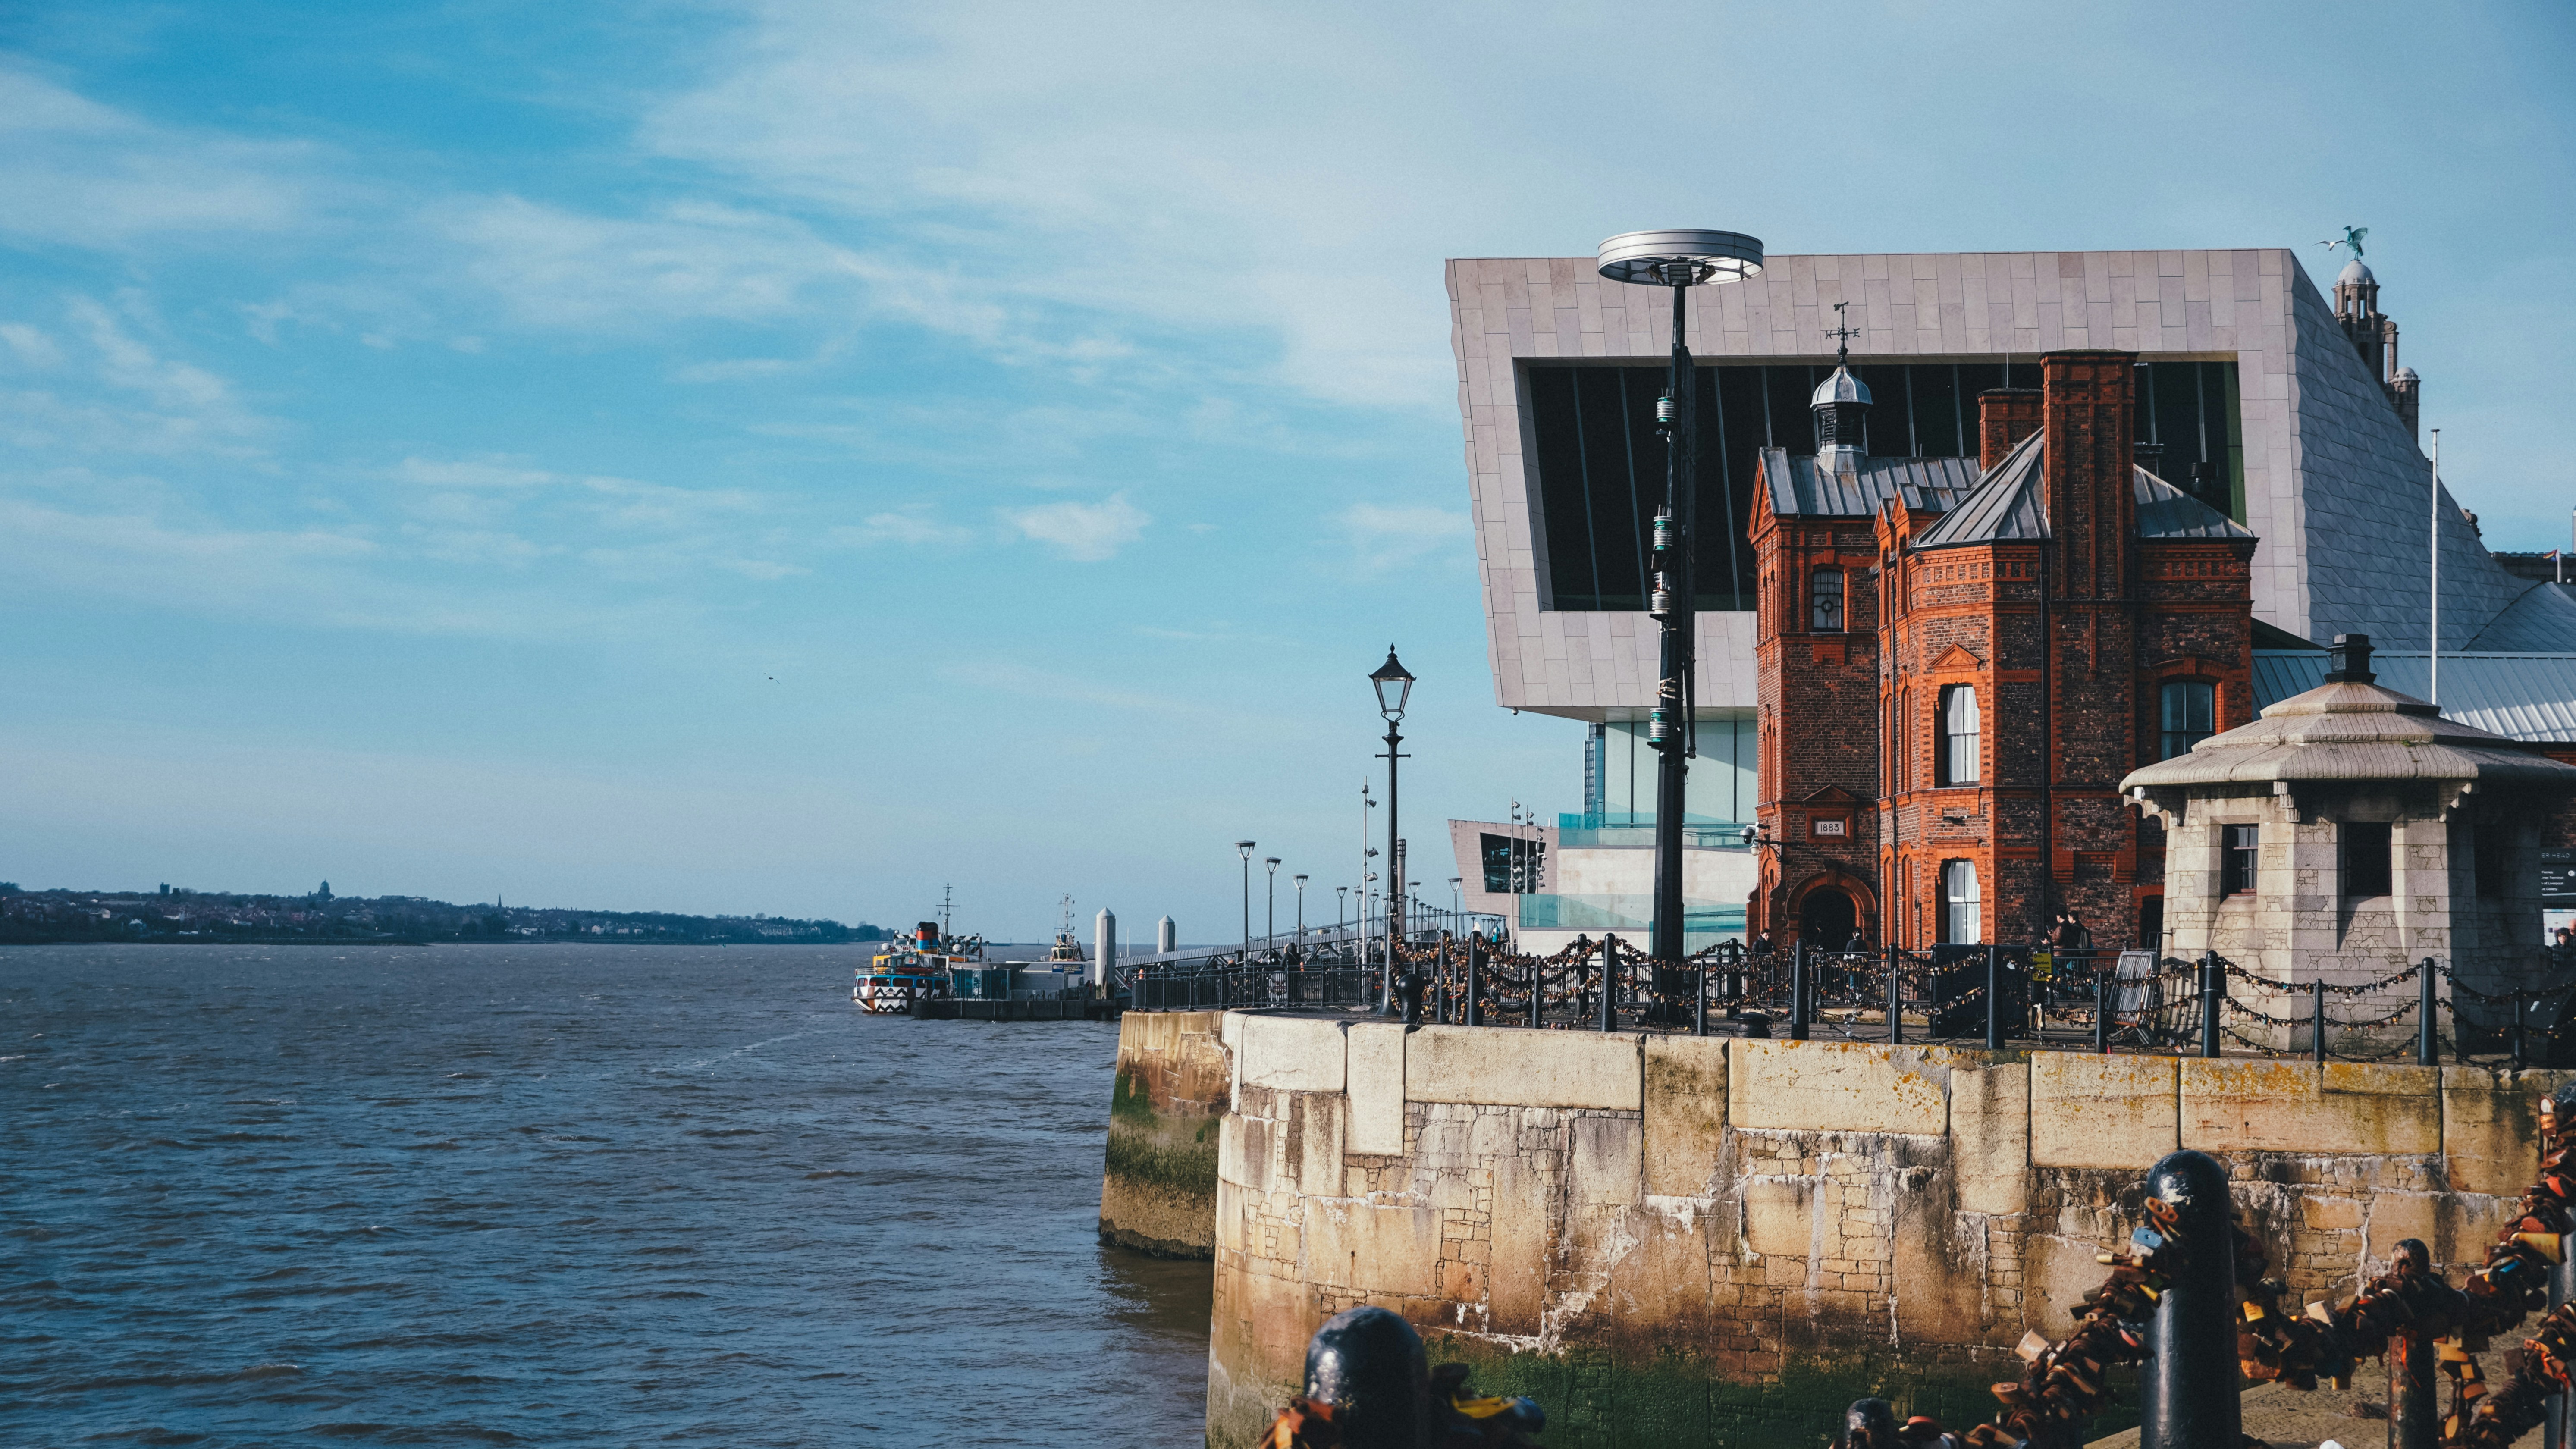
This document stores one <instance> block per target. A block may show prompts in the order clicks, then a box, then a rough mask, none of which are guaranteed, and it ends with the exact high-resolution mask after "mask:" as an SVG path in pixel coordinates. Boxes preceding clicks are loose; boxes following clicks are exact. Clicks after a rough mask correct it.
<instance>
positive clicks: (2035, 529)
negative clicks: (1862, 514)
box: [1914, 433, 2576, 617]
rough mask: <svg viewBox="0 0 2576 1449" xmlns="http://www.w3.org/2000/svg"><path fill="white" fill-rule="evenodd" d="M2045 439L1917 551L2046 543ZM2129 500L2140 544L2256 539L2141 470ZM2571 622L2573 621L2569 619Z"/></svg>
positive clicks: (2022, 449) (2010, 456)
mask: <svg viewBox="0 0 2576 1449" xmlns="http://www.w3.org/2000/svg"><path fill="white" fill-rule="evenodd" d="M2046 446H2047V445H2046V442H2045V435H2044V434H2040V433H2033V434H2031V435H2030V436H2029V437H2027V438H2024V439H2022V440H2021V443H2020V445H2019V446H2018V447H2015V448H2014V449H2013V450H2012V451H2011V452H2009V453H2006V454H2005V455H2004V459H2003V461H2002V462H2000V463H1997V464H1996V465H1995V471H1994V472H1992V473H1990V474H1988V475H1986V478H1985V481H1983V482H1981V483H1979V484H1978V485H1977V489H1976V491H1975V492H1974V493H1971V494H1969V495H1968V496H1967V497H1966V498H1963V499H1961V500H1960V501H1959V505H1958V507H1956V508H1954V509H1952V510H1951V511H1950V512H1949V514H1948V515H1947V516H1945V517H1944V518H1942V520H1941V521H1940V522H1939V523H1936V524H1934V525H1932V526H1931V527H1930V528H1928V529H1925V530H1924V531H1923V534H1922V536H1921V537H1919V538H1917V539H1915V541H1914V546H1915V547H1916V548H1947V547H1951V546H1954V545H1958V544H1970V543H1997V542H2010V541H2015V540H2035V539H2042V538H2046V537H2048V490H2047V486H2046V484H2047V473H2046V469H2045V463H2046V457H2045V454H2046ZM2130 487H2131V496H2132V497H2134V498H2135V499H2136V500H2137V505H2138V537H2140V538H2210V539H2246V540H2249V541H2250V540H2251V539H2252V538H2253V537H2254V535H2253V534H2252V533H2250V532H2248V531H2247V530H2246V529H2244V528H2242V527H2240V526H2239V525H2237V524H2236V523H2234V522H2232V521H2230V520H2229V519H2228V518H2227V516H2226V515H2224V514H2222V513H2220V512H2219V511H2218V510H2216V509H2214V508H2212V507H2210V506H2209V505H2208V504H2206V503H2203V502H2201V501H2200V500H2199V499H2197V498H2194V497H2192V496H2191V495H2190V494H2188V493H2185V492H2183V491H2182V490H2181V489H2179V488H2176V487H2175V486H2173V485H2172V484H2171V483H2168V482H2166V481H2165V480H2163V479H2162V478H2159V477H2157V476H2156V475H2155V474H2153V473H2150V472H2148V471H2147V470H2146V469H2144V468H2138V469H2135V476H2134V477H2132V478H2131V480H2130ZM2571 617H2576V614H2572V615H2571Z"/></svg>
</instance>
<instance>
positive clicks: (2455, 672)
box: [2254, 649, 2576, 743]
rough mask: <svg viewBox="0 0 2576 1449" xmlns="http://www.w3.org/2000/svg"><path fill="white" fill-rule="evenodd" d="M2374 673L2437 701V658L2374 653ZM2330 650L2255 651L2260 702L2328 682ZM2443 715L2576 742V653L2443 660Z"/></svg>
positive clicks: (2501, 730)
mask: <svg viewBox="0 0 2576 1449" xmlns="http://www.w3.org/2000/svg"><path fill="white" fill-rule="evenodd" d="M2370 660H2371V670H2372V672H2373V673H2375V674H2377V675H2378V676H2379V682H2380V683H2382V684H2384V685H2386V686H2388V687H2389V688H2391V689H2394V690H2396V691H2397V692H2398V693H2400V694H2411V695H2414V696H2416V697H2417V698H2419V699H2420V698H2427V697H2429V696H2430V694H2431V692H2432V687H2433V681H2432V673H2433V671H2432V665H2431V658H2430V656H2428V655H2427V654H2425V653H2424V651H2422V650H2420V649H2417V650H2412V651H2406V652H2397V651H2392V650H2378V651H2374V652H2373V653H2372V654H2371V656H2370ZM2325 672H2326V656H2325V651H2324V650H2321V649H2320V650H2313V651H2312V650H2306V649H2257V650H2255V651H2254V704H2255V707H2256V708H2257V709H2261V708H2266V707H2269V706H2271V705H2273V704H2276V703H2278V702H2279V701H2281V700H2284V699H2288V698H2290V697H2292V696H2293V695H2299V694H2305V693H2306V692H2308V691H2309V690H2311V689H2314V688H2316V687H2317V686H2318V685H2319V684H2321V683H2323V682H2324V679H2325ZM2442 716H2443V718H2445V719H2454V720H2458V721H2459V722H2461V723H2462V724H2470V725H2475V726H2477V727H2478V728H2479V729H2482V730H2491V731H2493V732H2495V733H2496V734H2500V735H2504V736H2506V737H2508V738H2511V739H2517V740H2524V741H2528V742H2556V743H2565V742H2576V653H2571V654H2557V653H2552V654H2499V653H2473V654H2451V653H2445V654H2443V656H2442Z"/></svg>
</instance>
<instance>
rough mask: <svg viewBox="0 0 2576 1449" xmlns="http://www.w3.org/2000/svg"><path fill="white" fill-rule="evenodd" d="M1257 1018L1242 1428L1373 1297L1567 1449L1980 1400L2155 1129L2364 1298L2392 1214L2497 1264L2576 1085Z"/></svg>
mask: <svg viewBox="0 0 2576 1449" xmlns="http://www.w3.org/2000/svg"><path fill="white" fill-rule="evenodd" d="M1233 1020H1240V1021H1242V1023H1243V1025H1242V1026H1240V1027H1235V1026H1233V1025H1232V1024H1231V1022H1232V1021H1233ZM1263 1020H1264V1019H1263V1018H1258V1017H1242V1018H1232V1019H1230V1023H1229V1027H1228V1029H1227V1031H1226V1033H1225V1037H1226V1040H1227V1041H1228V1042H1230V1043H1231V1047H1230V1050H1231V1051H1232V1052H1233V1054H1234V1058H1235V1060H1234V1063H1233V1066H1234V1073H1233V1075H1234V1080H1235V1082H1236V1086H1235V1090H1234V1094H1233V1110H1232V1111H1231V1112H1230V1113H1229V1114H1227V1115H1226V1116H1225V1117H1224V1118H1223V1119H1222V1125H1221V1128H1220V1153H1219V1163H1218V1169H1217V1185H1216V1191H1215V1206H1216V1214H1215V1223H1214V1229H1215V1241H1216V1250H1215V1252H1216V1274H1215V1314H1214V1317H1215V1322H1214V1323H1213V1325H1212V1333H1211V1338H1210V1357H1209V1394H1208V1432H1209V1442H1210V1443H1211V1444H1214V1445H1220V1446H1224V1445H1247V1444H1250V1443H1252V1442H1254V1440H1255V1439H1256V1438H1257V1436H1258V1435H1259V1433H1260V1431H1261V1429H1262V1426H1263V1425H1264V1424H1266V1422H1267V1421H1268V1418H1269V1415H1270V1413H1271V1411H1272V1410H1273V1409H1275V1408H1276V1407H1277V1406H1278V1405H1279V1404H1280V1403H1281V1402H1283V1401H1284V1398H1285V1396H1286V1395H1287V1394H1289V1393H1291V1392H1293V1391H1294V1390H1295V1388H1296V1381H1297V1378H1298V1375H1299V1373H1300V1369H1301V1365H1302V1361H1303V1353H1304V1347H1305V1342H1306V1338H1307V1336H1308V1335H1309V1334H1310V1333H1311V1332H1312V1331H1313V1329H1314V1328H1315V1326H1316V1325H1317V1324H1318V1323H1320V1322H1322V1320H1323V1319H1324V1318H1326V1317H1327V1316H1329V1315H1331V1314H1332V1313H1335V1312H1338V1311H1340V1310H1341V1309H1343V1308H1346V1307H1350V1306H1352V1305H1355V1304H1360V1303H1376V1304H1382V1305H1385V1306H1387V1307H1390V1308H1394V1309H1396V1310H1398V1311H1400V1312H1402V1313H1404V1314H1405V1315H1406V1316H1407V1317H1409V1318H1410V1319H1412V1320H1413V1322H1414V1323H1415V1324H1416V1325H1417V1326H1419V1327H1420V1328H1421V1329H1422V1331H1423V1333H1424V1334H1425V1336H1426V1338H1428V1339H1429V1340H1430V1341H1431V1346H1432V1352H1433V1356H1434V1360H1435V1361H1443V1360H1458V1361H1465V1362H1469V1363H1472V1364H1474V1365H1476V1375H1477V1382H1478V1383H1480V1384H1484V1385H1487V1386H1489V1387H1490V1388H1491V1389H1493V1390H1508V1391H1512V1392H1525V1393H1530V1394H1532V1395H1534V1396H1536V1397H1538V1398H1539V1399H1540V1401H1541V1402H1542V1403H1543V1404H1544V1406H1545V1407H1546V1409H1547V1411H1548V1415H1549V1419H1550V1427H1549V1430H1548V1442H1549V1443H1550V1444H1551V1445H1557V1446H1560V1449H1562V1446H1565V1445H1608V1444H1611V1443H1614V1442H1615V1443H1617V1444H1619V1445H1622V1446H1635V1445H1647V1446H1652V1445H1667V1444H1671V1445H1700V1444H1717V1443H1725V1444H1732V1445H1754V1444H1774V1443H1776V1444H1784V1445H1785V1444H1792V1443H1797V1444H1812V1443H1814V1442H1816V1436H1817V1435H1818V1434H1819V1433H1820V1432H1822V1431H1824V1430H1825V1429H1826V1428H1828V1427H1829V1426H1830V1425H1829V1421H1830V1419H1831V1416H1832V1415H1833V1413H1834V1412H1835V1411H1836V1410H1837V1409H1838V1408H1839V1406H1840V1405H1841V1404H1843V1403H1845V1402H1848V1401H1849V1400H1850V1399H1851V1398H1853V1397H1855V1396H1857V1395H1859V1394H1861V1393H1864V1392H1883V1393H1887V1394H1888V1395H1889V1396H1891V1397H1893V1398H1895V1399H1897V1400H1898V1401H1899V1403H1900V1405H1902V1406H1905V1407H1908V1408H1910V1409H1913V1410H1917V1411H1924V1412H1933V1413H1939V1414H1941V1415H1943V1416H1944V1417H1945V1418H1952V1419H1955V1420H1959V1421H1968V1420H1972V1419H1974V1418H1976V1417H1982V1416H1983V1415H1985V1414H1986V1413H1988V1412H1989V1411H1990V1408H1991V1404H1992V1400H1991V1398H1990V1396H1989V1395H1988V1394H1987V1393H1986V1391H1985V1389H1986V1386H1987V1385H1989V1384H1991V1383H1992V1382H1993V1381H1995V1380H1997V1379H2000V1378H2005V1377H2010V1376H2012V1375H2014V1374H2016V1373H2017V1372H2018V1361H2017V1360H2015V1359H2014V1358H2013V1357H2012V1355H2011V1346H2012V1345H2013V1343H2014V1342H2015V1341H2016V1340H2018V1339H2019V1338H2020V1337H2021V1335H2022V1334H2023V1332H2024V1331H2026V1330H2028V1329H2037V1330H2039V1331H2040V1332H2041V1333H2043V1334H2046V1335H2048V1336H2050V1337H2058V1336H2062V1335H2063V1334H2064V1333H2065V1332H2066V1331H2067V1330H2068V1329H2069V1328H2070V1327H2071V1325H2072V1320H2071V1318H2070V1317H2069V1311H2070V1310H2071V1308H2072V1307H2073V1305H2074V1304H2075V1303H2076V1302H2077V1300H2078V1299H2079V1298H2080V1296H2081V1295H2082V1294H2083V1293H2084V1292H2086V1291H2087V1290H2089V1289H2091V1288H2092V1287H2093V1286H2094V1285H2095V1284H2096V1283H2098V1282H2099V1281H2100V1279H2101V1277H2102V1274H2103V1269H2102V1268H2101V1267H2100V1265H2099V1264H2097V1263H2096V1262H2095V1261H2094V1254H2095V1253H2096V1252H2097V1251H2100V1250H2102V1249H2103V1248H2105V1247H2107V1246H2109V1245H2111V1244H2113V1243H2115V1242H2117V1241H2119V1240H2121V1239H2123V1238H2125V1237H2126V1235H2127V1233H2128V1231H2129V1229H2130V1228H2131V1227H2133V1226H2135V1225H2136V1224H2137V1223H2138V1222H2139V1221H2141V1218H2140V1216H2139V1213H2138V1202H2139V1199H2140V1197H2141V1196H2142V1187H2141V1179H2142V1178H2143V1176H2144V1172H2145V1169H2146V1168H2147V1167H2148V1166H2149V1165H2151V1164H2152V1163H2153V1162H2154V1161H2155V1160H2156V1158H2157V1157H2159V1156H2161V1155H2162V1154H2164V1153H2166V1152H2169V1151H2172V1150H2173V1149H2174V1148H2176V1147H2178V1146H2188V1147H2197V1148H2200V1149H2202V1150H2205V1151H2210V1152H2214V1153H2216V1154H2218V1155H2219V1156H2220V1157H2221V1158H2222V1159H2223V1160H2225V1161H2226V1162H2227V1163H2228V1164H2229V1167H2230V1170H2231V1172H2232V1173H2233V1174H2234V1176H2235V1178H2236V1181H2237V1184H2238V1187H2237V1197H2238V1203H2239V1206H2240V1207H2241V1208H2242V1209H2243V1210H2244V1211H2245V1212H2246V1213H2247V1214H2248V1215H2249V1217H2250V1219H2251V1220H2252V1223H2253V1225H2254V1229H2255V1231H2256V1232H2258V1233H2259V1234H2261V1235H2262V1236H2263V1238H2264V1240H2265V1241H2266V1243H2267V1244H2269V1245H2270V1247H2271V1250H2272V1253H2273V1255H2274V1262H2275V1264H2276V1265H2277V1268H2276V1271H2278V1272H2280V1273H2282V1274H2283V1276H2285V1277H2286V1278H2287V1279H2288V1281H2289V1282H2290V1283H2291V1284H2292V1285H2293V1287H2294V1288H2295V1289H2298V1290H2302V1291H2305V1292H2307V1293H2309V1294H2312V1295H2323V1294H2328V1293H2349V1292H2350V1291H2352V1289H2353V1288H2354V1287H2355V1286H2356V1285H2357V1283H2358V1282H2359V1281H2360V1279H2361V1278H2362V1276H2364V1275H2366V1274H2368V1273H2370V1272H2373V1271H2377V1270H2378V1268H2380V1267H2381V1266H2382V1265H2384V1263H2385V1262H2386V1259H2387V1256H2388V1253H2389V1251H2390V1248H2391V1246H2392V1245H2393V1244H2394V1243H2395V1242H2396V1241H2397V1240H2398V1239H2400V1238H2404V1237H2418V1238H2422V1239H2424V1240H2425V1241H2426V1242H2427V1243H2429V1244H2431V1245H2432V1247H2433V1249H2434V1252H2435V1254H2436V1256H2437V1257H2438V1258H2440V1259H2441V1260H2442V1261H2443V1262H2444V1263H2446V1264H2449V1265H2452V1266H2453V1267H2454V1268H2455V1269H2456V1268H2458V1267H2461V1266H2465V1265H2470V1264H2474V1263H2475V1262H2477V1261H2479V1259H2480V1257H2481V1255H2482V1253H2483V1251H2484V1245H2485V1243H2486V1242H2487V1240H2488V1239H2489V1238H2490V1237H2491V1236H2492V1234H2493V1233H2494V1231H2495V1230H2496V1229H2497V1227H2498V1226H2500V1224H2501V1221H2502V1217H2503V1214H2504V1211H2505V1210H2506V1208H2507V1207H2508V1206H2509V1205H2510V1202H2511V1199H2512V1196H2513V1195H2514V1194H2516V1193H2517V1192H2518V1191H2519V1190H2520V1188H2521V1186H2522V1185H2523V1183H2524V1181H2525V1180H2526V1179H2527V1177H2528V1175H2529V1173H2530V1172H2531V1171H2532V1169H2533V1166H2534V1161H2535V1156H2536V1147H2535V1145H2534V1144H2535V1143H2536V1140H2537V1139H2536V1135H2535V1131H2534V1125H2533V1104H2534V1103H2535V1102H2536V1101H2537V1099H2538V1098H2539V1097H2540V1096H2541V1095H2543V1094H2545V1093H2546V1092H2548V1091H2549V1090H2551V1089H2552V1088H2554V1087H2555V1086H2556V1085H2557V1083H2558V1082H2559V1081H2560V1080H2561V1079H2562V1078H2561V1076H2560V1075H2559V1074H2553V1073H2538V1072H2533V1073H2524V1074H2521V1075H2520V1076H2519V1077H2514V1076H2509V1075H2505V1076H2500V1075H2497V1074H2492V1073H2489V1072H2486V1071H2484V1070H2477V1069H2460V1068H2440V1069H2432V1068H2414V1067H2377V1066H2363V1065H2351V1064H2333V1065H2329V1066H2326V1067H2323V1068H2319V1067H2317V1066H2315V1065H2313V1064H2306V1063H2299V1062H2274V1061H2223V1060H2222V1061H2202V1060H2198V1059H2188V1060H2178V1059H2175V1058H2170V1057H2094V1056H2089V1055H2073V1054H2064V1053H2026V1052H1998V1053H1986V1052H1980V1051H1963V1050H1953V1049H1947V1048H1935V1047H1898V1048H1889V1047H1887V1046H1884V1045H1873V1044H1859V1043H1835V1042H1824V1041H1811V1042H1787V1041H1735V1040H1723V1039H1693V1038H1674V1037H1662V1036H1651V1035H1638V1034H1633V1033H1631V1034H1616V1033H1613V1034H1599V1033H1585V1032H1554V1031H1550V1032H1531V1031H1526V1030H1510V1029H1494V1028H1486V1029H1471V1028H1464V1027H1424V1028H1421V1029H1419V1030H1417V1031H1415V1032H1413V1033H1410V1034H1408V1033H1406V1032H1405V1031H1404V1030H1403V1029H1402V1028H1401V1027H1400V1026H1398V1025H1394V1024H1389V1023H1378V1022H1362V1023H1344V1022H1330V1021H1297V1022H1295V1023H1294V1024H1293V1025H1289V1024H1287V1023H1284V1022H1281V1021H1280V1020H1279V1019H1276V1018H1272V1019H1269V1021H1270V1023H1271V1024H1269V1025H1255V1023H1256V1022H1261V1021H1263ZM2119 1426H2120V1421H2116V1420H2113V1421H2106V1422H2105V1423H2104V1424H2103V1425H2101V1426H2099V1427H2100V1428H2102V1429H2104V1430H2106V1431H2107V1430H2109V1429H2115V1428H2117V1427H2119Z"/></svg>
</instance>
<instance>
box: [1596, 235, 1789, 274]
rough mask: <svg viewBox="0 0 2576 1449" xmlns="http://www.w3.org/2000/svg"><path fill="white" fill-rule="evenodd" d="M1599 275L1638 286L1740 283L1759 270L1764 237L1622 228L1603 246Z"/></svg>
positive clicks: (1760, 268) (1758, 272)
mask: <svg viewBox="0 0 2576 1449" xmlns="http://www.w3.org/2000/svg"><path fill="white" fill-rule="evenodd" d="M1600 266H1601V275H1603V276H1605V277H1608V278H1609V279H1610V280H1611V281H1614V282H1633V283H1636V284H1637V285H1639V286H1642V287H1695V286H1698V285H1699V284H1701V283H1702V282H1740V281H1742V280H1744V279H1745V278H1746V277H1753V276H1759V275H1761V273H1762V239H1761V238H1760V237H1750V236H1746V235H1745V234H1744V233H1742V232H1740V231H1701V230H1695V229H1689V228H1684V229H1680V230H1670V231H1630V232H1621V233H1620V234H1619V235H1617V236H1614V237H1612V238H1610V239H1609V240H1608V241H1605V242H1603V243H1602V244H1601V256H1600Z"/></svg>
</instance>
